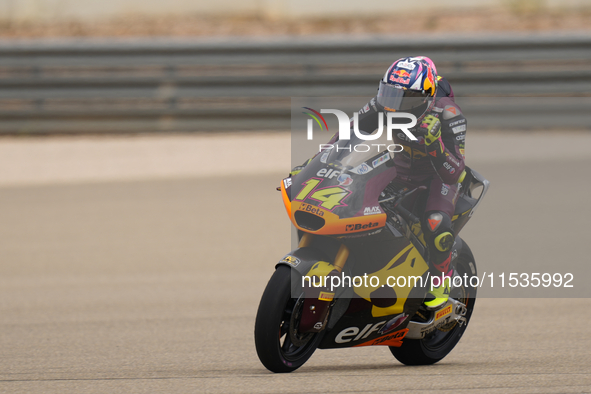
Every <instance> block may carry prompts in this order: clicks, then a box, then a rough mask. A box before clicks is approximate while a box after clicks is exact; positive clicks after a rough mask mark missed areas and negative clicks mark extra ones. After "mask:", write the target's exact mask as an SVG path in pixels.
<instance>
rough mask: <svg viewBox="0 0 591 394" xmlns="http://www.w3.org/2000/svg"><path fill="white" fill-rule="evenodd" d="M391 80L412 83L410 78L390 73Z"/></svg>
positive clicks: (406, 83) (405, 83)
mask: <svg viewBox="0 0 591 394" xmlns="http://www.w3.org/2000/svg"><path fill="white" fill-rule="evenodd" d="M390 81H392V82H396V83H401V84H404V85H408V84H409V83H410V78H397V77H395V76H394V75H390Z"/></svg>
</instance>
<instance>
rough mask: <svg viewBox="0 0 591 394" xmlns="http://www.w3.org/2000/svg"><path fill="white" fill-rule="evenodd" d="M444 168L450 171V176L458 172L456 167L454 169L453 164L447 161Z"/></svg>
mask: <svg viewBox="0 0 591 394" xmlns="http://www.w3.org/2000/svg"><path fill="white" fill-rule="evenodd" d="M443 167H445V169H446V170H448V171H449V173H450V174H453V173H455V172H456V169H455V168H454V167H452V166H451V164H449V163H448V162H446V161H444V162H443ZM441 194H443V190H442V191H441ZM445 194H447V193H445Z"/></svg>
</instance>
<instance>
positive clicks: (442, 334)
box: [390, 243, 477, 365]
mask: <svg viewBox="0 0 591 394" xmlns="http://www.w3.org/2000/svg"><path fill="white" fill-rule="evenodd" d="M455 268H456V271H457V273H458V275H460V276H461V277H463V276H464V274H467V275H468V277H470V276H472V275H476V274H477V273H476V263H475V261H474V256H473V255H472V252H471V251H470V248H469V247H468V245H467V244H466V243H464V246H463V248H462V253H460V256H458V260H457V262H456V264H455ZM464 285H465V284H464V283H462V286H461V287H459V288H452V291H451V294H450V297H452V298H454V299H456V300H458V301H460V302H462V303H464V304H465V305H466V309H467V311H466V323H465V324H464V325H462V326H460V325H459V324H458V323H457V322H452V323H449V324H446V325H445V326H443V327H441V328H438V329H436V330H435V331H434V332H433V333H432V334H430V335H429V336H427V337H425V338H423V339H405V340H404V341H403V342H402V346H400V347H392V346H390V351H391V352H392V354H393V355H394V357H396V359H397V360H398V361H400V362H401V363H403V364H406V365H430V364H435V363H436V362H438V361H440V360H441V359H443V358H444V357H445V356H447V355H448V354H449V353H450V352H451V351H452V349H453V348H454V347H455V346H456V345H457V343H458V342H459V341H460V339H461V337H462V335H463V334H464V331H466V328H467V327H468V323H469V322H470V318H471V316H472V311H473V310H474V303H475V301H476V290H477V288H476V287H472V286H470V284H469V283H468V286H464Z"/></svg>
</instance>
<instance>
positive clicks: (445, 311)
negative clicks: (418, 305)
mask: <svg viewBox="0 0 591 394" xmlns="http://www.w3.org/2000/svg"><path fill="white" fill-rule="evenodd" d="M450 313H451V305H448V306H447V307H445V308H444V309H442V310H440V311H439V312H437V313H436V314H435V320H439V319H441V318H442V317H444V316H446V315H449V314H450Z"/></svg>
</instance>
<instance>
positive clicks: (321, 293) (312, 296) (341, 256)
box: [298, 233, 349, 333]
mask: <svg viewBox="0 0 591 394" xmlns="http://www.w3.org/2000/svg"><path fill="white" fill-rule="evenodd" d="M313 237H314V236H313V235H312V234H310V233H305V234H304V235H303V236H302V238H301V239H300V244H299V247H300V248H305V247H308V246H310V245H311V243H312V239H313ZM348 258H349V248H348V247H347V246H346V245H344V244H341V246H340V247H339V250H338V251H337V254H336V256H335V258H334V263H333V264H330V263H329V262H326V261H319V262H318V263H316V264H314V265H313V266H312V268H311V269H310V270H309V271H308V273H307V274H306V275H305V278H307V279H306V280H307V286H306V287H305V288H304V305H303V308H302V316H301V318H300V324H299V328H298V331H299V332H302V333H308V332H320V331H322V330H323V329H324V328H325V327H326V323H327V321H328V312H329V311H330V306H331V304H332V302H333V300H334V296H335V293H334V292H332V291H331V290H332V289H330V288H329V286H328V284H329V283H330V277H331V276H335V275H336V276H338V275H339V274H340V273H341V272H343V268H344V266H345V263H346V262H347V259H348Z"/></svg>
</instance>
